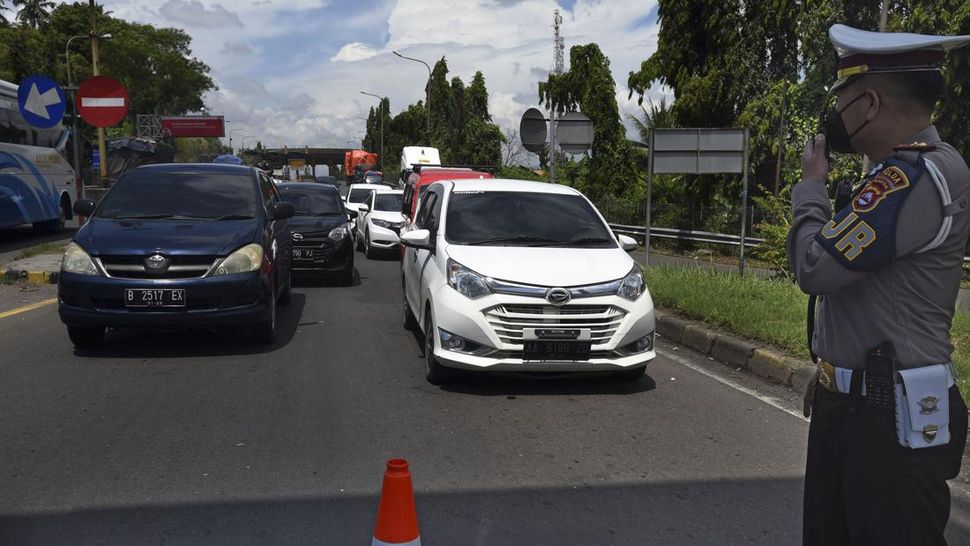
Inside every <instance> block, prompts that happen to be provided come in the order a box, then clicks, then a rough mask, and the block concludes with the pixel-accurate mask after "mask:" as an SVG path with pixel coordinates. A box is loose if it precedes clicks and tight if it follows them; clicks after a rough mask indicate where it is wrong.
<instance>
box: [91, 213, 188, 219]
mask: <svg viewBox="0 0 970 546" xmlns="http://www.w3.org/2000/svg"><path fill="white" fill-rule="evenodd" d="M174 216H175V215H174V214H141V215H135V214H132V215H130V216H105V218H110V219H112V220H161V219H163V218H173V217H174Z"/></svg>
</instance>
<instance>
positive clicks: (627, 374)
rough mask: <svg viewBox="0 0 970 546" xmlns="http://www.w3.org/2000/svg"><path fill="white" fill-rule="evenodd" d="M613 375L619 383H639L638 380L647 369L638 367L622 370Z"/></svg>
mask: <svg viewBox="0 0 970 546" xmlns="http://www.w3.org/2000/svg"><path fill="white" fill-rule="evenodd" d="M613 373H614V374H615V375H616V378H617V379H619V380H620V381H623V382H630V383H633V382H634V381H639V380H640V378H641V377H643V376H644V375H645V374H646V373H647V367H646V366H640V367H639V368H633V369H632V370H623V371H619V372H613Z"/></svg>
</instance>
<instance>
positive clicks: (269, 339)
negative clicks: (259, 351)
mask: <svg viewBox="0 0 970 546" xmlns="http://www.w3.org/2000/svg"><path fill="white" fill-rule="evenodd" d="M252 339H253V341H254V342H255V343H256V344H258V345H271V344H272V343H273V342H274V341H276V301H274V300H273V298H270V304H269V319H268V320H264V321H263V322H259V323H256V324H255V325H253V327H252Z"/></svg>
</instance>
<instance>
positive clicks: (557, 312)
mask: <svg viewBox="0 0 970 546" xmlns="http://www.w3.org/2000/svg"><path fill="white" fill-rule="evenodd" d="M401 242H402V243H403V244H404V245H405V248H406V249H405V253H404V258H403V261H402V264H401V266H402V270H403V271H402V273H403V280H402V284H403V291H404V323H405V327H407V328H409V329H415V328H420V330H421V331H422V332H423V333H424V339H425V342H424V345H425V362H426V374H427V378H428V381H430V382H431V383H435V384H439V383H441V382H444V381H447V380H448V379H449V377H450V375H451V372H452V369H453V368H463V369H466V370H496V371H530V372H532V371H553V372H571V371H577V372H578V371H613V372H616V373H617V375H618V376H619V377H620V378H622V379H626V380H630V381H636V380H638V379H639V378H641V377H642V376H643V374H644V372H645V369H646V365H647V363H648V362H649V361H650V360H651V359H653V358H654V357H655V356H656V352H655V351H654V329H655V322H654V308H653V300H652V299H651V298H650V293H649V291H648V290H647V286H646V283H645V281H644V276H643V272H642V270H641V269H640V266H639V264H637V263H636V262H635V261H634V260H633V258H631V257H630V256H629V255H628V254H627V253H626V251H627V250H631V249H633V248H636V241H634V240H633V239H631V238H629V237H627V236H625V235H620V236H619V237H618V238H617V237H616V236H615V235H614V234H613V233H612V232H611V231H610V228H609V226H608V225H607V224H606V221H605V220H603V217H602V216H601V215H600V214H599V212H597V211H596V208H595V207H594V206H593V205H592V203H590V202H589V200H588V199H586V197H584V196H583V195H582V194H581V193H579V192H578V191H576V190H574V189H572V188H569V187H566V186H559V185H555V184H545V183H539V182H526V181H521V180H499V179H492V180H480V179H469V180H448V181H441V182H437V183H435V184H432V185H431V186H429V189H428V191H427V192H426V193H425V194H424V196H422V197H421V201H420V203H419V204H418V210H417V215H416V216H415V219H414V224H413V225H412V226H411V228H410V229H409V230H408V231H407V232H405V233H404V234H403V235H402V236H401Z"/></svg>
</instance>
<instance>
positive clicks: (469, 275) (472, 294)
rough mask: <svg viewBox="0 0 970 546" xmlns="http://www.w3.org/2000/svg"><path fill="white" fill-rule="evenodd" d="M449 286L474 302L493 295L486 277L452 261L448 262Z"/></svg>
mask: <svg viewBox="0 0 970 546" xmlns="http://www.w3.org/2000/svg"><path fill="white" fill-rule="evenodd" d="M448 286H450V287H452V288H454V289H455V291H457V292H458V293H459V294H461V295H462V296H465V297H466V298H468V299H472V300H477V299H478V298H481V297H483V296H487V295H489V294H491V293H492V288H491V287H490V286H489V285H488V280H486V279H485V277H483V276H481V275H479V274H478V273H475V272H474V271H472V270H471V269H468V268H467V267H465V266H463V265H461V264H460V263H458V262H456V261H454V260H450V259H449V260H448Z"/></svg>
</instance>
